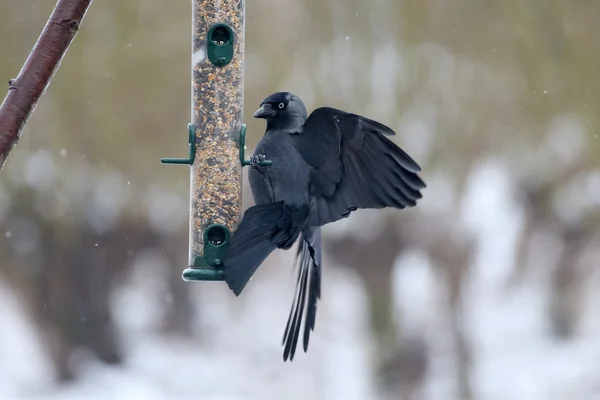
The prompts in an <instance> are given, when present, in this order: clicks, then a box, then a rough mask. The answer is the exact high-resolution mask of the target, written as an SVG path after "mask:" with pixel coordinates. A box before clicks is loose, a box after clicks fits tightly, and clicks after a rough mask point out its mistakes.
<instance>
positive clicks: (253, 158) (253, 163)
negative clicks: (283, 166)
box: [250, 154, 267, 168]
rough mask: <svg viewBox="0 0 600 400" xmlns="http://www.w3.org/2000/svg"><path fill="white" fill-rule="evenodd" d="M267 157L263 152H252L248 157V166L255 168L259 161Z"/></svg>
mask: <svg viewBox="0 0 600 400" xmlns="http://www.w3.org/2000/svg"><path fill="white" fill-rule="evenodd" d="M266 159H267V157H266V156H265V155H264V154H254V155H253V156H251V157H250V166H252V167H254V168H256V167H259V166H260V162H261V161H264V160H266Z"/></svg>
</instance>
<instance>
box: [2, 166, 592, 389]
mask: <svg viewBox="0 0 600 400" xmlns="http://www.w3.org/2000/svg"><path fill="white" fill-rule="evenodd" d="M507 179H508V177H507V175H506V174H505V173H504V172H503V170H502V169H501V168H500V167H499V166H498V165H494V164H490V165H488V166H486V167H484V168H482V169H481V170H480V171H479V172H478V173H477V174H474V176H473V180H472V182H471V189H472V190H471V192H470V194H469V195H468V196H467V198H466V199H465V200H464V202H465V204H464V209H465V210H469V211H468V212H465V214H464V215H465V223H466V224H467V226H468V227H469V228H470V229H474V230H475V232H477V233H478V235H479V237H480V238H481V239H480V243H479V245H480V251H479V253H478V257H477V260H476V263H475V265H474V268H473V271H474V272H473V274H472V275H471V278H470V281H469V282H468V289H467V295H466V299H465V310H466V318H465V321H466V322H465V323H466V324H467V326H466V332H468V335H469V339H470V341H471V343H472V346H473V357H474V360H473V361H474V367H473V368H474V375H473V384H474V392H475V394H476V398H477V399H484V400H495V399H499V400H505V399H510V400H562V399H565V400H567V399H568V400H573V399H577V400H587V399H600V369H598V367H597V366H598V360H599V359H600V313H598V312H597V311H595V310H594V304H598V302H599V301H600V298H599V297H600V290H599V289H600V277H598V276H597V275H596V276H592V277H590V279H588V280H587V283H586V284H587V285H588V287H586V288H582V290H585V291H586V292H587V293H590V296H591V298H589V301H588V303H587V304H588V307H587V309H585V310H584V317H583V320H582V321H583V323H582V325H581V327H580V329H579V331H578V335H577V337H576V338H575V340H573V341H569V342H558V341H555V340H553V339H551V338H550V337H549V335H548V329H547V326H546V319H545V318H544V308H545V303H546V301H547V298H546V293H545V290H544V287H545V286H544V285H541V284H540V278H539V276H532V277H530V278H528V279H526V280H525V282H524V283H523V284H522V285H521V286H519V287H518V288H517V289H515V290H513V291H512V292H507V291H506V289H505V286H504V283H505V281H506V277H507V274H508V273H509V270H510V267H511V263H512V258H513V251H514V242H515V238H516V234H517V232H518V229H519V220H518V218H519V216H518V215H516V214H515V212H514V210H515V206H514V205H513V204H512V203H511V201H510V198H509V197H508V193H509V192H508V190H507ZM270 261H271V262H270V263H269V264H268V265H265V266H264V268H262V269H261V270H260V271H259V273H258V275H257V277H256V279H254V280H253V282H252V284H251V285H250V286H249V287H248V288H247V290H246V292H245V293H244V295H243V296H242V297H240V298H239V299H236V298H234V297H233V296H232V295H231V294H230V293H229V291H228V290H227V289H226V287H225V286H224V285H219V284H213V283H203V284H196V286H197V288H198V290H196V291H195V297H196V298H195V303H196V304H199V305H200V307H199V314H200V315H201V316H202V318H201V320H202V323H200V322H198V323H197V331H198V334H199V336H202V338H203V339H202V340H201V342H200V343H199V344H197V345H194V344H192V343H191V341H188V340H184V339H181V338H173V337H164V336H161V335H160V334H159V333H155V332H156V330H155V324H156V321H157V317H158V316H159V312H160V309H161V302H162V301H163V299H158V298H156V296H153V294H154V293H156V292H157V291H156V285H157V282H154V281H152V280H151V279H152V278H147V277H152V276H155V275H154V274H135V276H136V277H138V276H141V277H140V278H136V280H133V281H132V282H131V284H130V285H128V286H127V289H126V290H123V291H121V292H119V293H118V294H116V295H115V297H114V310H115V312H116V314H117V317H118V318H117V322H118V324H119V325H120V326H121V328H122V332H123V340H124V341H125V343H126V348H127V349H128V358H127V360H126V363H125V365H123V366H121V367H119V368H110V367H106V366H103V365H101V364H98V363H96V362H95V361H94V360H92V359H90V360H88V361H86V362H84V363H83V364H82V367H81V371H82V375H81V379H80V380H79V381H77V382H76V383H75V384H72V385H67V386H64V387H60V388H57V387H54V386H53V385H52V382H50V381H49V377H50V375H51V374H50V373H49V366H48V361H47V360H45V359H44V358H43V357H42V356H41V352H40V350H39V345H38V344H37V342H36V340H35V335H34V333H33V331H32V329H31V327H30V326H29V325H28V323H27V321H26V320H25V319H24V318H23V313H22V311H21V309H20V306H19V304H18V303H17V302H16V300H15V298H14V296H13V295H12V294H11V293H10V292H9V291H8V290H7V289H6V288H5V287H3V286H0V331H1V332H2V340H1V341H0V355H1V356H0V399H4V400H12V399H30V400H42V399H51V400H71V399H73V400H75V399H90V400H95V399H102V400H105V399H115V400H121V399H123V400H125V399H127V400H138V399H139V400H162V399H165V400H166V399H173V400H178V399H181V400H184V399H185V400H187V399H290V400H293V399H332V400H335V399H340V400H353V399H356V400H364V399H374V398H375V394H374V393H375V389H376V388H375V387H374V381H373V380H372V379H371V375H370V371H369V369H368V368H367V366H368V365H369V357H370V350H371V348H370V337H369V332H367V331H366V328H365V326H366V323H365V321H366V314H365V312H366V310H365V298H364V293H363V290H362V289H361V288H360V285H359V281H358V280H356V279H355V278H354V277H352V276H347V275H346V274H342V272H341V271H338V270H336V269H334V268H329V269H328V270H327V271H326V272H325V282H324V297H323V301H322V303H321V306H320V309H319V314H318V320H317V327H316V332H315V334H314V336H313V339H312V341H311V348H310V350H309V353H308V354H307V355H305V354H304V353H302V352H300V353H299V354H298V355H297V358H296V359H295V360H294V362H293V363H292V364H290V363H286V364H283V363H282V362H281V351H282V349H281V348H280V346H279V343H280V340H281V335H282V333H283V328H284V326H285V321H286V318H287V314H288V312H289V306H290V304H291V297H292V294H293V292H292V290H291V288H292V285H293V281H294V277H293V276H292V274H290V270H289V269H288V268H277V267H278V266H277V265H274V264H285V265H289V264H290V263H291V254H277V255H275V256H273V258H272V259H271V260H270ZM400 262H401V263H402V264H403V265H402V268H399V269H398V273H397V274H396V275H395V285H396V287H397V288H398V291H399V292H398V298H399V299H401V301H399V304H404V305H405V306H404V307H403V308H402V309H401V310H399V312H403V313H404V315H407V316H408V319H409V320H412V321H413V323H414V324H420V325H421V326H426V327H427V329H428V335H429V333H431V335H430V336H431V337H436V338H438V343H434V345H433V355H432V356H433V359H432V361H431V366H430V370H429V375H428V379H427V385H426V390H425V395H426V398H427V399H431V400H438V399H440V400H446V399H454V398H456V396H455V395H453V394H452V393H455V389H454V382H453V381H452V379H451V378H452V376H453V374H452V373H451V365H452V363H451V362H450V361H449V350H448V347H447V346H446V345H445V343H444V341H445V336H444V334H445V332H447V329H446V328H445V326H444V324H446V321H445V320H444V318H443V313H442V311H441V309H440V306H439V302H438V301H437V300H436V293H438V292H439V287H438V286H437V285H438V283H436V281H435V279H434V277H433V275H432V273H431V270H430V268H429V265H428V261H427V259H426V258H425V257H423V256H420V255H419V254H408V255H406V256H405V257H402V259H400V260H399V263H400ZM145 267H148V266H147V265H146V266H144V265H141V264H139V265H137V266H136V268H145ZM534 275H535V274H534ZM200 289H201V290H200ZM407 303H408V304H409V305H411V306H410V307H407V306H406V304H407ZM198 321H200V318H199V319H198ZM423 324H424V325H423ZM81 357H82V359H83V360H86V356H85V355H82V356H81Z"/></svg>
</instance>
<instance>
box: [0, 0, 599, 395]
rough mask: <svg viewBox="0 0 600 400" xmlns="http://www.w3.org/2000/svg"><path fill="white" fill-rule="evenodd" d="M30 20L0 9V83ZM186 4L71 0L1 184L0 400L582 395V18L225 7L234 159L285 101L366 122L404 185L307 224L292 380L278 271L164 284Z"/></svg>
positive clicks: (415, 4) (334, 0) (178, 209)
mask: <svg viewBox="0 0 600 400" xmlns="http://www.w3.org/2000/svg"><path fill="white" fill-rule="evenodd" d="M54 4H55V2H54V1H48V0H46V1H34V0H21V1H16V0H0V54H1V58H0V81H1V82H6V81H8V79H9V78H12V77H15V76H16V74H17V73H18V71H19V69H20V67H21V65H22V63H23V62H24V60H25V58H26V57H27V55H28V53H29V51H30V50H31V48H32V46H33V44H34V42H35V40H36V39H37V37H38V35H39V33H40V31H41V29H42V27H43V26H44V24H45V22H46V20H47V18H48V16H49V15H50V12H51V9H52V7H53V6H54ZM190 10H191V8H190V1H189V0H188V1H164V0H104V1H96V2H94V3H93V5H92V7H91V9H90V11H89V13H88V15H87V17H86V19H85V21H84V23H83V25H82V29H81V31H80V33H79V35H78V36H77V38H76V39H75V41H74V43H73V45H72V46H71V48H70V50H69V52H68V53H67V56H66V58H65V59H64V61H63V63H62V66H61V68H60V69H59V71H58V73H57V75H56V77H55V78H54V80H53V82H52V84H51V86H50V87H49V90H48V92H47V93H46V94H45V95H44V97H43V98H42V100H41V102H40V103H39V105H38V107H37V109H36V110H35V112H34V114H33V117H32V118H31V120H30V122H29V123H28V124H27V126H26V127H25V130H24V132H23V136H22V139H21V141H20V143H19V145H18V146H17V147H16V148H15V150H14V151H13V152H12V153H11V155H10V157H9V159H8V162H7V165H6V167H5V168H4V169H3V170H2V171H1V172H0V255H1V257H0V335H1V336H0V338H1V340H0V398H2V399H8V400H10V399H32V400H33V399H55V400H65V399H92V400H93V399H128V400H129V399H143V400H146V399H147V400H159V399H344V400H346V399H357V400H358V399H360V400H363V399H411V400H412V399H434V400H437V399H441V400H445V399H450V400H451V399H484V400H488V399H490V400H492V399H493V400H495V399H500V400H504V399H511V400H537V399H540V400H542V399H543V400H555V399H556V400H560V399H569V400H572V399H580V400H584V399H600V368H599V367H598V365H599V364H598V360H599V359H600V312H599V309H600V307H599V301H600V271H599V269H598V268H597V265H598V262H599V260H600V245H598V243H600V237H599V236H600V230H599V229H598V227H599V223H600V215H599V212H598V210H599V208H598V204H599V203H600V156H598V152H599V150H600V139H599V138H598V134H599V128H600V83H599V82H600V80H598V78H597V74H598V71H599V70H600V41H599V40H598V38H600V24H598V21H597V20H598V16H600V2H598V1H596V0H578V1H565V0H562V1H561V0H546V1H533V0H519V1H516V0H505V1H497V2H481V1H476V0H463V1H459V2H456V1H453V2H443V1H436V0H373V1H368V2H367V1H364V0H322V1H309V0H259V1H248V2H247V13H246V17H247V21H246V57H245V61H246V63H245V67H246V72H245V85H246V86H245V108H244V110H245V116H246V121H245V122H246V123H247V124H248V128H249V140H250V143H249V148H250V150H251V149H252V147H253V146H254V145H255V144H256V142H257V141H258V140H259V138H260V136H261V134H262V132H264V122H263V121H257V120H253V119H252V118H251V115H252V112H253V111H254V110H255V109H256V108H257V107H258V105H259V103H260V101H261V100H262V99H263V98H264V97H266V96H267V95H268V94H270V93H272V92H274V91H277V90H287V91H291V92H294V93H295V94H297V95H299V96H300V97H301V98H302V99H303V100H304V101H305V103H306V105H307V107H308V108H309V109H314V108H315V107H318V106H321V105H329V106H333V107H338V108H341V109H344V110H347V111H351V112H355V113H359V114H362V115H365V116H369V117H371V118H374V119H377V120H379V121H381V122H383V123H385V124H387V125H389V126H391V127H392V128H393V129H395V130H396V131H397V132H398V135H397V137H396V138H395V140H396V141H397V143H398V144H399V145H401V146H402V147H403V148H404V149H405V150H406V151H407V152H408V153H409V154H411V155H412V156H413V158H414V159H415V160H416V161H417V162H418V163H419V164H420V165H421V166H422V168H423V173H422V177H423V179H424V180H425V181H426V182H427V184H428V188H427V189H425V191H424V198H423V200H422V202H421V203H420V204H419V206H418V207H416V208H414V209H411V210H405V211H402V212H397V211H379V212H377V211H375V212H368V211H361V212H357V213H355V214H353V216H352V217H351V218H349V219H347V220H344V221H341V222H339V223H336V224H334V225H331V226H328V227H327V229H326V230H325V233H324V238H325V247H326V253H325V260H324V263H325V268H324V282H323V297H322V301H321V303H320V305H319V312H318V315H317V324H316V330H315V333H314V335H313V338H312V339H311V347H310V348H309V352H308V354H304V353H303V352H300V353H299V354H298V355H297V356H296V359H295V360H294V362H293V363H291V364H290V363H287V364H283V363H282V348H281V347H280V342H281V337H282V335H283V330H284V327H285V322H286V319H287V315H288V312H289V308H290V306H291V302H292V297H293V288H294V283H295V275H294V274H293V273H292V261H293V253H294V252H293V251H289V252H277V253H275V254H273V255H272V256H271V257H270V258H269V259H268V260H267V262H266V263H265V265H263V267H261V269H260V270H259V272H258V273H257V274H256V276H255V279H253V281H252V282H251V284H250V285H249V286H248V288H247V289H246V290H245V292H244V294H243V295H242V296H241V297H239V298H235V296H233V295H232V294H231V292H230V291H229V290H228V288H227V287H226V285H224V284H222V283H185V282H183V281H182V280H181V277H180V274H181V271H182V270H183V268H185V266H186V261H187V232H188V209H187V207H188V195H189V194H188V184H189V172H188V171H189V170H188V168H185V167H175V166H164V165H161V164H160V163H159V159H160V158H161V157H172V156H175V157H177V156H184V155H185V154H186V151H187V142H186V140H187V130H186V124H187V123H188V122H189V118H190V90H189V87H190V86H189V85H190V46H191V16H190ZM2 96H4V92H3V94H2ZM248 189H249V188H248V186H247V185H246V187H245V192H244V195H245V198H244V207H248V206H250V205H251V204H252V203H251V201H252V199H251V195H250V192H249V190H248Z"/></svg>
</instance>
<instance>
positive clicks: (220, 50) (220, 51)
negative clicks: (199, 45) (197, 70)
mask: <svg viewBox="0 0 600 400" xmlns="http://www.w3.org/2000/svg"><path fill="white" fill-rule="evenodd" d="M233 45H234V34H233V29H231V27H230V26H229V25H227V24H223V23H218V24H214V25H213V26H212V27H211V28H210V29H209V30H208V35H207V47H206V55H207V56H208V59H209V60H210V62H211V63H213V64H214V65H216V66H217V67H224V66H225V65H227V64H229V63H230V62H231V60H232V59H233Z"/></svg>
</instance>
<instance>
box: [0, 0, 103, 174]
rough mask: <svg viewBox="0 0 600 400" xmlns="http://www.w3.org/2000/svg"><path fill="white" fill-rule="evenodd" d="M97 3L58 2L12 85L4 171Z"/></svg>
mask: <svg viewBox="0 0 600 400" xmlns="http://www.w3.org/2000/svg"><path fill="white" fill-rule="evenodd" d="M92 1H93V0H58V1H57V3H56V6H55V7H54V10H53V11H52V14H51V15H50V18H49V19H48V22H47V23H46V26H45V27H44V30H43V31H42V33H41V34H40V37H39V38H38V40H37V42H36V43H35V46H34V47H33V50H31V53H29V57H27V60H26V61H25V64H23V67H22V68H21V71H20V72H19V75H18V76H17V77H16V78H15V79H11V80H10V81H8V94H7V95H6V97H5V98H4V101H3V102H2V105H1V106H0V169H1V168H2V167H3V166H4V163H5V162H6V158H7V157H8V154H9V153H10V151H11V150H12V149H13V147H14V146H15V145H16V144H17V142H18V141H19V137H20V135H21V131H22V130H23V127H24V126H25V123H26V122H27V120H28V119H29V116H30V115H31V113H32V112H33V110H34V109H35V106H36V104H37V102H38V100H39V99H40V97H41V96H42V94H43V93H44V90H45V89H46V88H47V87H48V85H49V84H50V81H51V80H52V77H53V76H54V73H55V72H56V70H57V69H58V66H59V65H60V61H61V60H62V58H63V57H64V55H65V53H66V52H67V49H68V48H69V45H70V44H71V42H72V41H73V39H74V38H75V35H76V34H77V31H78V30H79V26H80V25H81V21H82V20H83V17H84V16H85V13H86V11H87V10H88V8H89V7H90V5H91V4H92Z"/></svg>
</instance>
